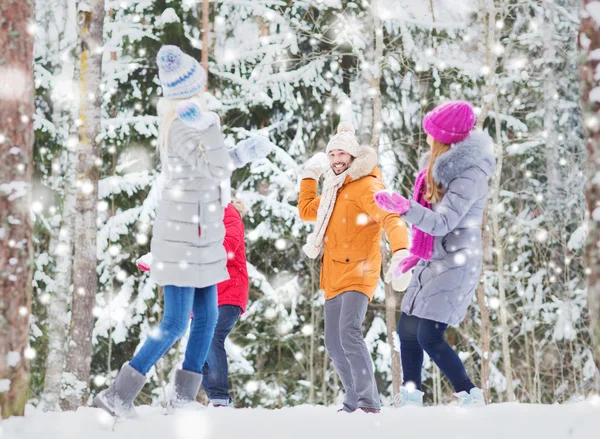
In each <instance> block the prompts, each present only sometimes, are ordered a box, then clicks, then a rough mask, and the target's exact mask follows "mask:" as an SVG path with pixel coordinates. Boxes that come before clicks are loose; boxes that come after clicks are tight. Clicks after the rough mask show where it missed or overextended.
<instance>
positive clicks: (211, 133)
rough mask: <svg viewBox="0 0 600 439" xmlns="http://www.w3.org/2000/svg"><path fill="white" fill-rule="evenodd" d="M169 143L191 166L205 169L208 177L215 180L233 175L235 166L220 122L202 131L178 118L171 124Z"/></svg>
mask: <svg viewBox="0 0 600 439" xmlns="http://www.w3.org/2000/svg"><path fill="white" fill-rule="evenodd" d="M169 144H170V147H171V148H172V149H173V151H174V152H175V153H177V155H179V156H180V157H181V158H182V159H183V160H184V161H185V162H186V163H188V164H189V165H190V166H192V167H194V168H200V169H204V170H205V172H206V174H207V177H209V178H214V179H215V180H226V179H228V178H229V177H231V173H232V170H233V167H234V166H233V163H232V161H231V158H230V156H229V153H228V151H227V149H226V148H225V142H224V140H223V134H222V133H221V129H220V128H219V126H218V124H215V125H212V126H211V127H209V128H207V129H206V130H204V131H200V130H198V129H196V128H193V127H190V126H188V125H185V124H184V123H183V122H181V121H180V120H176V121H174V122H173V125H172V126H171V133H170V138H169Z"/></svg>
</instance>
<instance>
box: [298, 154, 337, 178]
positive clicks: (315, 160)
mask: <svg viewBox="0 0 600 439" xmlns="http://www.w3.org/2000/svg"><path fill="white" fill-rule="evenodd" d="M330 167H331V165H330V164H329V158H328V157H327V154H325V153H324V152H318V153H316V154H315V155H313V156H312V157H311V158H309V159H308V160H307V162H306V163H305V164H304V169H303V170H302V179H303V180H304V179H305V178H312V179H313V180H317V181H318V180H319V178H320V177H321V175H323V172H325V171H327V170H328V169H329V168H330Z"/></svg>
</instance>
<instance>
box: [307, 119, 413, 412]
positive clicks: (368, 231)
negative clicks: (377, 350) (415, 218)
mask: <svg viewBox="0 0 600 439" xmlns="http://www.w3.org/2000/svg"><path fill="white" fill-rule="evenodd" d="M326 153H327V155H326V154H324V153H318V154H316V155H315V156H313V157H312V158H311V159H309V160H308V162H307V163H306V164H305V166H304V170H303V173H302V181H301V183H300V197H299V199H298V210H299V213H300V218H301V219H302V220H303V221H311V222H316V224H315V229H314V232H313V233H311V234H310V235H309V237H308V242H307V243H306V245H305V246H304V247H303V250H304V252H305V253H306V254H307V256H308V257H310V258H313V259H315V258H317V257H318V256H319V255H320V254H321V251H323V256H322V267H321V289H322V290H323V291H325V348H326V349H327V352H328V353H329V356H330V357H331V359H332V361H333V364H334V366H335V368H336V370H337V372H338V375H339V376H340V379H341V381H342V384H343V385H344V389H345V390H346V396H345V398H344V406H343V408H342V409H340V411H345V412H353V411H354V410H356V409H361V410H363V411H365V412H368V413H378V412H379V410H380V400H379V392H378V391H377V384H376V382H375V374H374V371H373V362H372V359H371V356H370V353H369V350H368V348H367V345H366V343H365V341H364V338H363V334H362V323H363V320H364V318H365V315H366V312H367V305H368V303H369V302H370V301H371V300H372V299H373V294H374V293H375V289H376V288H377V283H378V281H379V274H380V269H381V251H380V247H379V242H380V240H381V232H382V229H383V230H385V233H386V235H387V237H388V240H389V241H390V244H391V247H392V252H393V258H392V263H391V264H390V270H389V271H388V273H387V274H386V282H389V281H392V277H393V276H392V273H393V272H394V270H395V268H396V267H397V266H398V264H399V263H400V262H401V260H402V259H403V258H405V257H406V256H408V255H409V253H408V250H407V249H408V233H407V230H406V224H405V223H404V221H403V220H402V219H401V218H400V216H398V215H395V214H390V213H388V212H386V211H384V210H382V209H380V208H379V207H378V206H377V204H376V203H375V201H374V198H373V195H374V194H375V193H376V192H378V191H380V190H384V189H385V186H384V185H383V183H382V181H381V171H380V170H379V169H378V168H377V167H376V165H377V155H376V153H375V151H374V150H373V148H371V147H369V146H360V145H359V144H358V141H357V140H356V137H355V136H354V129H353V127H352V125H350V124H348V123H341V124H340V125H339V127H338V133H337V134H336V135H335V136H334V137H333V138H332V139H331V140H330V141H329V144H328V145H327V149H326ZM323 173H325V180H324V183H323V188H322V191H321V192H322V193H321V195H320V196H317V184H318V180H319V178H320V177H321V175H322V174H323ZM408 280H410V274H408V275H407V276H404V277H403V278H401V279H398V280H396V281H394V283H393V285H394V288H395V289H397V290H400V291H403V290H404V289H406V285H407V284H408Z"/></svg>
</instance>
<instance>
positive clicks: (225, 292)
mask: <svg viewBox="0 0 600 439" xmlns="http://www.w3.org/2000/svg"><path fill="white" fill-rule="evenodd" d="M244 212H245V206H244V204H243V203H242V202H241V201H239V200H235V199H234V200H232V202H231V204H229V205H228V206H227V208H226V209H225V218H224V220H223V222H224V223H225V241H224V243H223V244H224V245H225V251H226V252H227V270H228V271H229V280H226V281H224V282H221V283H220V284H219V285H218V286H217V288H218V292H219V297H218V300H219V317H218V319H217V327H216V328H215V334H214V336H213V339H212V342H211V345H210V348H209V350H208V355H207V357H206V363H205V364H204V368H203V369H202V377H203V378H202V388H203V389H204V391H205V392H206V395H207V396H208V398H209V399H210V402H211V404H212V405H213V406H215V407H233V400H232V399H231V396H230V395H229V371H228V365H227V353H226V352H225V339H226V338H227V336H228V335H229V333H230V332H231V330H232V329H233V326H234V325H235V322H236V321H237V320H238V318H239V317H240V315H241V314H243V313H244V312H246V304H247V303H248V288H249V281H248V268H247V266H246V245H245V243H244V223H243V221H242V215H243V214H244Z"/></svg>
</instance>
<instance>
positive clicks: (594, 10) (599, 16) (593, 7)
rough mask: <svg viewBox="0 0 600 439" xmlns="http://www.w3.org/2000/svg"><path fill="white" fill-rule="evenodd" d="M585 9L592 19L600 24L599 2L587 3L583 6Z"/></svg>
mask: <svg viewBox="0 0 600 439" xmlns="http://www.w3.org/2000/svg"><path fill="white" fill-rule="evenodd" d="M585 9H586V11H587V13H588V14H590V16H591V17H592V18H593V19H594V21H595V22H596V23H598V24H600V2H591V3H588V4H587V6H586V7H585Z"/></svg>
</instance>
